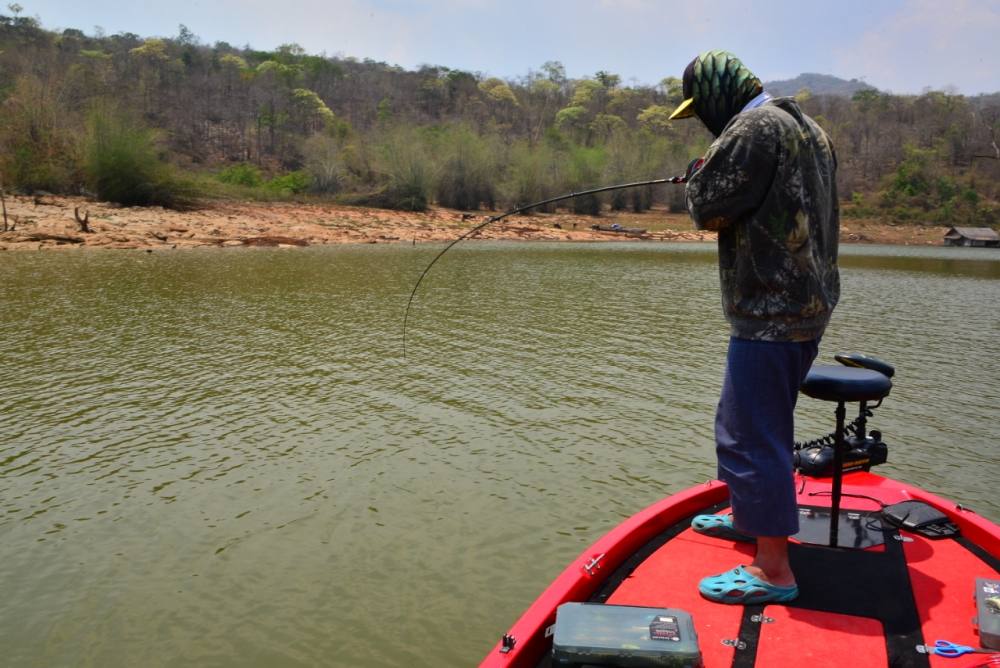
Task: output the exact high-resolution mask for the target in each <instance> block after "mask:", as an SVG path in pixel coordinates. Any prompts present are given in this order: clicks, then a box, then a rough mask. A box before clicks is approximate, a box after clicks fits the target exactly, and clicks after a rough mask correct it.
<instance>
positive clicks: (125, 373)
mask: <svg viewBox="0 0 1000 668" xmlns="http://www.w3.org/2000/svg"><path fill="white" fill-rule="evenodd" d="M439 248H440V246H417V247H412V246H358V247H326V248H309V249H296V250H287V251H285V250H263V249H262V250H234V251H220V250H204V251H201V250H192V251H184V252H181V251H174V252H170V253H154V254H146V253H133V252H108V251H104V252H101V251H96V252H93V251H86V250H83V251H68V252H58V253H57V252H53V253H37V254H36V253H4V254H2V256H0V307H2V310H0V313H2V315H0V342H2V346H0V380H2V383H0V596H2V598H0V600H2V603H0V647H2V648H3V649H2V652H3V660H2V663H3V664H4V665H8V666H71V665H72V666H192V665H197V666H234V667H235V666H240V667H247V666H268V667H272V666H318V665H328V666H467V665H474V664H475V663H477V662H478V661H479V659H480V658H481V657H482V656H483V654H484V653H485V652H486V651H487V650H488V649H489V648H490V647H491V646H492V644H493V643H494V642H496V640H497V639H498V638H499V637H500V635H501V633H503V632H504V631H505V630H506V628H507V626H508V625H509V624H510V623H512V622H513V621H514V619H515V618H516V617H517V616H518V615H519V614H520V613H521V611H522V610H523V609H524V608H525V607H526V606H527V605H528V604H529V603H530V602H531V601H532V600H533V599H534V598H535V596H537V594H538V593H539V592H540V591H541V590H542V588H543V587H544V586H545V585H547V584H548V582H549V581H550V580H551V579H552V578H553V577H554V576H555V575H556V574H557V573H558V572H560V571H561V570H562V569H563V568H564V566H565V565H566V563H567V562H568V561H570V560H571V559H573V558H574V557H576V556H577V554H579V552H580V551H581V550H582V549H583V548H584V547H586V546H587V545H588V544H589V543H591V542H592V541H594V540H595V539H596V538H598V537H599V536H600V535H602V534H603V533H604V532H606V531H607V530H609V529H610V528H611V527H613V526H614V525H615V524H617V523H618V522H619V521H620V520H621V519H622V518H624V517H627V516H629V515H631V514H633V513H634V512H636V511H638V510H640V509H641V508H643V507H645V506H646V505H648V504H650V503H652V502H654V501H656V500H658V499H659V498H661V497H663V496H664V495H666V494H669V493H672V492H676V491H678V490H681V489H683V488H685V487H687V486H689V485H692V484H695V483H699V482H702V481H704V480H706V479H708V478H710V477H712V476H713V474H714V450H713V442H712V416H713V412H714V408H715V403H716V400H717V396H718V392H719V388H720V384H721V376H722V365H723V359H724V353H725V347H726V341H727V332H726V329H725V326H724V324H723V320H722V315H721V312H720V302H719V294H718V292H719V288H718V275H717V268H716V265H715V253H714V247H712V246H704V245H651V244H615V245H611V244H607V245H583V244H580V245H574V244H548V245H547V244H518V243H472V244H467V245H464V246H459V247H457V248H456V249H454V250H453V251H452V252H451V253H449V254H448V255H447V256H445V258H444V259H443V260H442V261H441V262H440V263H439V264H438V265H437V266H436V267H435V268H434V271H433V272H432V273H431V274H430V275H429V276H428V278H427V280H426V281H425V283H424V285H423V286H422V287H421V290H420V293H419V294H418V295H417V298H416V300H415V302H414V308H413V311H412V312H411V319H410V330H409V333H408V341H407V358H406V359H405V360H404V359H403V358H402V356H401V352H402V341H401V325H402V318H403V308H404V306H405V304H406V299H407V297H408V295H409V289H410V287H411V286H412V284H413V281H414V280H415V279H416V277H417V275H418V274H419V272H420V270H421V269H422V268H423V266H424V265H425V263H426V262H427V261H428V260H429V259H430V258H431V257H432V256H433V254H434V253H435V252H436V251H437V250H438V249H439ZM842 254H843V258H842V275H843V286H844V289H843V300H842V303H841V305H840V306H839V307H838V309H837V311H836V313H835V317H834V320H833V322H832V324H831V326H830V329H829V331H828V333H827V336H826V338H825V339H824V341H823V345H822V347H821V351H820V356H821V359H823V360H826V361H831V356H832V354H833V353H834V352H836V351H839V350H857V351H863V352H867V353H870V354H874V355H877V356H880V357H883V358H884V359H886V360H888V361H890V362H891V363H893V364H895V365H896V367H897V376H896V386H895V388H894V389H893V392H892V395H891V397H890V398H889V399H888V400H887V401H886V402H885V405H884V406H883V407H882V408H881V409H879V410H878V411H877V412H876V416H875V419H874V420H873V421H872V426H874V427H876V428H879V429H881V430H882V431H883V432H884V434H885V438H886V441H887V442H888V443H889V447H890V455H889V457H890V461H889V463H888V464H887V465H885V466H883V467H881V468H880V469H879V472H881V473H883V474H887V475H892V476H894V477H897V478H900V479H902V480H904V481H907V482H911V483H915V484H918V485H922V486H925V487H927V488H929V489H931V490H933V491H935V492H937V493H939V494H942V495H944V496H947V497H950V498H953V499H955V500H956V501H960V502H961V503H963V504H965V505H968V506H970V507H972V508H973V509H975V510H977V511H978V512H980V513H982V514H983V515H985V516H987V517H989V518H990V519H992V520H994V521H1000V498H998V495H997V493H996V489H997V480H1000V458H998V454H997V445H996V439H997V436H998V433H1000V430H998V427H997V424H998V422H1000V409H998V407H997V406H998V403H1000V396H998V395H1000V357H998V355H997V350H998V343H1000V253H998V252H997V251H993V250H989V249H943V248H890V247H857V246H855V247H848V248H845V249H843V253H842ZM832 425H833V414H832V405H829V404H823V403H821V402H815V401H812V400H809V399H803V400H802V401H801V402H800V404H799V413H798V424H797V432H798V435H799V437H800V438H805V437H812V436H817V435H820V434H824V433H826V432H828V431H829V430H830V429H832Z"/></svg>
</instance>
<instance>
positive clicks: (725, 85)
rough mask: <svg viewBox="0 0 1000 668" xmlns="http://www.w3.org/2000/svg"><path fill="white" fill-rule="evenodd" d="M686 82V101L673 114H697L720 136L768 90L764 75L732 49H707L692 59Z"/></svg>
mask: <svg viewBox="0 0 1000 668" xmlns="http://www.w3.org/2000/svg"><path fill="white" fill-rule="evenodd" d="M683 86H684V88H683V91H684V102H682V103H681V105H680V106H679V107H677V109H676V110H675V111H674V113H673V114H672V115H671V118H686V117H688V116H692V115H694V116H697V117H698V118H700V119H701V121H702V123H704V124H705V127H707V128H708V130H709V132H711V133H712V134H713V135H715V136H716V137H718V136H719V135H720V134H722V130H723V129H724V128H725V127H726V125H727V124H728V123H729V121H731V120H732V119H733V116H735V115H736V114H738V113H740V111H741V110H742V109H743V107H745V106H746V104H747V103H748V102H749V101H750V100H752V99H754V98H755V97H757V96H758V95H759V94H760V93H761V91H763V90H764V86H763V84H761V82H760V79H758V78H757V77H756V76H755V75H754V73H753V72H751V71H750V70H749V69H747V67H746V65H744V64H743V63H742V62H740V59H739V58H737V57H736V56H734V55H733V54H731V53H729V52H728V51H706V52H705V53H703V54H701V55H700V56H698V57H697V58H695V59H694V60H692V61H691V63H690V64H689V65H688V66H687V68H685V70H684V79H683Z"/></svg>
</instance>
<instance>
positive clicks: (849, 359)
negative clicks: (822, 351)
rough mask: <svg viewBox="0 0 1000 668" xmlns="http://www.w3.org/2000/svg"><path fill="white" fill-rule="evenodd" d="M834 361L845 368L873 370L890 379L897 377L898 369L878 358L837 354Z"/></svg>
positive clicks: (856, 354) (854, 354) (858, 354)
mask: <svg viewBox="0 0 1000 668" xmlns="http://www.w3.org/2000/svg"><path fill="white" fill-rule="evenodd" d="M833 359H835V360H837V361H838V362H840V363H841V364H843V365H844V366H856V367H861V368H862V369H871V370H872V371H878V372H879V373H880V374H882V375H883V376H888V377H889V378H892V377H893V376H895V375H896V368H895V367H894V366H892V365H891V364H889V363H888V362H886V361H885V360H880V359H879V358H877V357H872V356H871V355H865V354H864V353H837V354H836V355H834V356H833Z"/></svg>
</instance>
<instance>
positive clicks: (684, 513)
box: [480, 480, 729, 668]
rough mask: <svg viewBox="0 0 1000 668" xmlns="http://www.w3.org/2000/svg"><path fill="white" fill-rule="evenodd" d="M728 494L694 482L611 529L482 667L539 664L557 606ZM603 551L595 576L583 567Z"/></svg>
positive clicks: (582, 597)
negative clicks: (507, 646)
mask: <svg viewBox="0 0 1000 668" xmlns="http://www.w3.org/2000/svg"><path fill="white" fill-rule="evenodd" d="M728 498H729V489H728V488H727V487H726V485H725V484H723V483H721V482H718V481H717V480H710V481H708V482H706V483H705V484H704V485H699V486H698V487H693V488H691V489H688V490H685V491H683V492H680V493H678V494H674V495H672V496H669V497H667V498H665V499H663V500H662V501H659V502H657V503H654V504H653V505H651V506H649V507H648V508H646V509H645V510H643V511H640V512H639V513H637V514H636V515H633V516H632V517H630V518H629V519H627V520H625V521H624V522H622V523H621V524H619V525H618V526H617V527H615V528H614V529H612V530H611V531H609V532H608V533H607V534H605V535H604V536H603V537H602V538H600V539H599V540H598V541H597V542H596V543H594V544H593V545H592V546H591V547H590V548H588V549H587V550H585V551H584V552H583V554H581V555H580V556H579V557H577V558H576V559H575V560H574V561H573V562H572V563H570V565H569V567H568V568H567V569H566V570H565V571H563V572H562V574H560V575H559V577H558V578H556V579H555V580H554V581H553V582H552V584H551V585H549V587H548V588H547V589H546V590H545V591H544V592H543V593H542V595H541V596H539V597H538V599H537V600H536V601H535V603H534V604H533V605H532V606H531V607H530V608H528V609H527V610H526V611H525V613H524V614H523V615H522V616H521V618H520V619H519V620H517V622H516V623H515V624H514V626H512V627H511V628H510V630H509V631H508V632H507V635H510V636H513V638H514V643H515V644H514V647H513V649H511V650H510V651H509V652H506V653H501V652H500V650H501V644H500V643H499V642H498V643H497V644H496V645H495V646H494V647H493V649H492V650H491V651H490V653H489V654H488V655H487V656H486V658H485V659H484V660H483V662H482V663H481V664H480V668H497V667H501V666H502V667H505V668H506V667H509V666H534V665H535V664H536V663H537V662H538V660H539V659H541V658H542V655H543V654H545V652H546V651H548V649H549V648H550V642H549V641H548V638H547V637H546V635H545V633H546V629H547V628H548V627H550V626H551V625H552V624H555V621H556V608H558V607H559V606H560V605H561V604H562V603H566V602H567V601H586V600H588V599H589V598H590V597H591V596H592V595H593V594H594V593H595V592H596V591H597V590H598V589H599V588H600V587H601V585H602V583H603V582H604V580H605V579H606V578H607V577H608V576H609V575H610V574H612V573H613V572H614V571H616V570H617V569H618V568H619V566H621V565H622V564H623V563H624V562H625V561H626V560H628V559H629V558H630V557H631V556H632V555H633V554H634V553H635V552H636V551H637V550H639V549H641V548H642V547H643V546H644V545H645V544H646V543H648V542H649V541H651V540H652V539H653V538H655V537H656V536H657V534H659V533H662V532H663V531H666V530H667V529H668V528H670V527H671V526H672V525H674V524H676V523H677V522H679V521H680V520H682V519H684V518H685V517H688V516H690V515H694V514H696V513H698V512H700V511H701V510H703V509H704V508H705V507H707V506H711V505H714V504H716V503H720V502H722V501H725V500H726V499H728ZM601 554H603V555H604V557H603V558H602V559H601V560H600V562H599V564H598V567H597V569H595V570H594V575H590V574H588V572H587V571H586V570H585V569H584V567H585V566H586V565H587V564H588V563H590V562H591V560H593V559H594V558H595V557H597V556H598V555H601Z"/></svg>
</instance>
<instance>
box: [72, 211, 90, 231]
mask: <svg viewBox="0 0 1000 668" xmlns="http://www.w3.org/2000/svg"><path fill="white" fill-rule="evenodd" d="M73 218H75V219H76V224H77V225H79V226H80V231H81V232H83V233H84V234H90V233H91V232H93V230H92V229H90V212H89V211H84V212H83V218H81V217H80V207H78V206H74V207H73Z"/></svg>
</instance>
